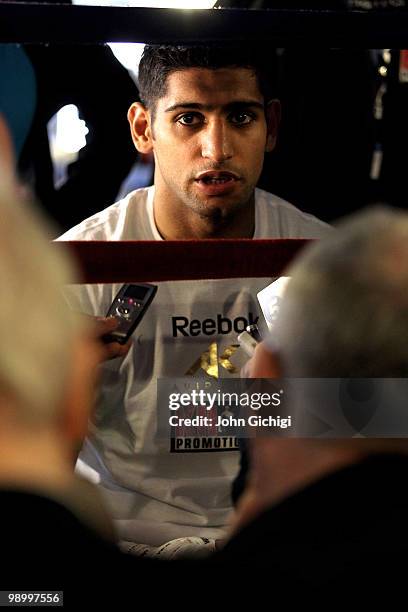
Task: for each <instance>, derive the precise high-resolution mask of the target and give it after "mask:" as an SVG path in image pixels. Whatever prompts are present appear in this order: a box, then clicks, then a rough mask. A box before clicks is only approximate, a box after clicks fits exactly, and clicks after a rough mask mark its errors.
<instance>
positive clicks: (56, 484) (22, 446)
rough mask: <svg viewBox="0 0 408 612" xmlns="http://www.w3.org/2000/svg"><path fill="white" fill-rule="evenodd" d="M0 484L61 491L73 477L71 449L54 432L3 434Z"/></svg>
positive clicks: (5, 432)
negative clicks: (69, 451)
mask: <svg viewBox="0 0 408 612" xmlns="http://www.w3.org/2000/svg"><path fill="white" fill-rule="evenodd" d="M0 447H1V449H2V452H1V455H0V486H1V487H17V488H20V489H28V490H31V491H33V490H36V491H39V492H44V493H47V492H52V491H54V490H55V492H58V491H60V490H63V489H65V488H66V487H69V486H70V484H71V481H72V479H73V468H72V466H71V465H70V457H69V455H68V450H67V449H65V446H64V441H63V440H62V439H60V437H59V436H58V435H56V434H54V432H53V431H51V430H50V431H48V430H47V431H45V430H43V431H37V430H35V431H34V432H30V431H29V430H22V431H19V432H18V433H17V431H16V430H14V428H10V429H8V430H7V431H6V430H5V429H2V431H1V433H0Z"/></svg>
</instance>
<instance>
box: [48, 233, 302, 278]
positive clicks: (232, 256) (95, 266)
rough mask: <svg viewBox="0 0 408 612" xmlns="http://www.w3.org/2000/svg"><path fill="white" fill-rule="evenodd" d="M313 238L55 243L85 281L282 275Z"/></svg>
mask: <svg viewBox="0 0 408 612" xmlns="http://www.w3.org/2000/svg"><path fill="white" fill-rule="evenodd" d="M308 242H310V241H309V240H300V239H293V238H292V239H279V240H251V239H240V240H163V241H158V240H152V241H150V240H149V241H148V240H146V241H120V242H113V241H110V242H103V241H75V242H61V241H59V242H54V243H53V244H54V245H55V248H56V249H62V248H68V249H69V251H70V252H71V253H72V254H73V255H74V257H75V259H76V260H77V262H78V264H79V268H80V270H81V271H82V282H86V283H131V282H141V281H155V282H159V281H168V280H197V279H207V278H208V279H210V278H212V279H216V278H255V277H258V278H262V277H275V276H280V275H282V273H283V272H284V270H285V268H286V267H287V266H288V264H289V263H290V262H291V261H292V260H293V258H294V257H295V255H296V254H297V253H298V252H299V250H300V249H301V248H302V247H303V246H304V245H305V244H307V243H308Z"/></svg>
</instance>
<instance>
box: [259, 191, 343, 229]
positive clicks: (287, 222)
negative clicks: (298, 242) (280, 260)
mask: <svg viewBox="0 0 408 612" xmlns="http://www.w3.org/2000/svg"><path fill="white" fill-rule="evenodd" d="M255 193H256V206H257V220H258V219H259V224H260V226H261V227H260V228H259V234H260V235H259V237H262V238H266V237H271V238H285V237H287V238H322V237H323V236H325V235H327V234H328V233H329V232H330V231H332V228H331V227H330V225H328V224H327V223H325V222H324V221H321V219H318V218H317V217H315V216H314V215H312V214H310V213H307V212H304V211H303V210H300V209H299V208H297V207H296V206H294V205H293V204H291V203H290V202H287V201H286V200H284V199H283V198H280V197H279V196H277V195H274V194H273V193H269V192H268V191H264V190H263V189H256V191H255Z"/></svg>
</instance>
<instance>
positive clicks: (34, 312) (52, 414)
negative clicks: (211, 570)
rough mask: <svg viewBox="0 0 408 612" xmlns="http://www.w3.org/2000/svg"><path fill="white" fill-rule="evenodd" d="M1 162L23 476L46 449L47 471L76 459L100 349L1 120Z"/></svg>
mask: <svg viewBox="0 0 408 612" xmlns="http://www.w3.org/2000/svg"><path fill="white" fill-rule="evenodd" d="M0 160H1V162H0V217H1V224H0V285H1V288H2V299H1V303H0V336H1V346H2V349H1V351H0V446H1V449H2V452H1V453H0V479H4V478H7V474H9V475H10V478H13V477H14V476H15V478H17V479H18V478H19V477H20V476H21V477H23V472H24V470H27V471H28V473H29V472H30V470H34V468H40V463H41V453H42V449H43V450H44V454H46V453H47V450H48V451H51V449H52V453H54V451H55V453H54V454H55V456H54V459H55V463H54V464H53V465H49V466H47V470H49V471H52V469H53V467H55V468H57V467H62V466H63V465H64V464H65V461H67V464H68V462H69V460H70V459H71V457H70V455H71V454H72V453H73V450H74V445H75V444H76V443H77V441H78V440H79V439H81V438H83V436H84V435H85V432H86V426H87V419H88V412H89V407H90V404H91V399H92V393H93V382H94V376H95V365H96V362H97V359H98V357H99V352H98V349H97V345H96V343H95V342H94V341H93V339H92V338H91V335H92V332H91V330H89V329H88V328H87V325H86V322H85V321H84V320H83V319H82V317H81V318H80V317H79V316H78V315H76V314H75V313H74V312H72V311H71V310H70V309H69V308H68V306H67V304H66V302H65V300H64V297H63V293H62V289H63V286H64V285H65V284H68V283H72V282H75V279H76V274H75V272H74V270H73V269H72V266H71V262H70V260H69V259H68V257H65V256H64V255H63V254H62V253H61V252H57V250H56V249H55V248H54V247H53V246H52V245H51V244H50V241H49V238H48V227H47V223H46V222H45V221H44V219H43V218H42V217H41V216H40V213H39V212H38V211H36V210H35V209H34V206H33V205H27V204H25V203H23V202H22V201H21V198H20V196H19V192H18V190H17V188H16V185H15V182H14V180H13V178H12V176H11V172H12V162H11V160H12V152H11V151H10V138H9V137H8V134H7V127H6V126H5V124H4V121H3V120H2V119H1V118H0ZM5 160H8V161H7V162H5ZM20 442H21V447H23V449H25V450H23V453H22V454H21V451H22V448H21V447H20ZM59 459H61V461H60V463H59ZM12 462H14V465H15V467H16V472H15V473H14V472H13V466H12ZM18 464H19V467H18ZM44 467H45V465H42V466H41V469H42V468H44ZM20 468H21V469H20ZM17 472H19V474H17ZM44 479H45V480H46V473H45V472H44Z"/></svg>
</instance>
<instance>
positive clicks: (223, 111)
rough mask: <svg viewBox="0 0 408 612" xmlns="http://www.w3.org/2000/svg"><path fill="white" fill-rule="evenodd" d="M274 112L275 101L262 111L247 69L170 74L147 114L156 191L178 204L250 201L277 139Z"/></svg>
mask: <svg viewBox="0 0 408 612" xmlns="http://www.w3.org/2000/svg"><path fill="white" fill-rule="evenodd" d="M277 115H278V105H277V103H276V102H275V103H272V104H271V105H269V107H268V109H267V110H266V112H265V105H264V99H263V96H262V95H261V92H260V91H259V87H258V83H257V79H256V76H255V74H254V73H253V72H252V71H251V70H250V69H247V68H223V69H218V70H209V69H204V68H189V69H185V70H180V71H177V72H173V73H171V74H170V75H169V76H168V79H167V91H166V94H165V96H164V97H162V98H160V99H159V100H158V102H157V104H156V108H155V112H154V117H153V118H152V114H151V113H150V112H148V113H147V123H146V125H147V128H146V136H147V138H148V139H149V142H150V144H151V147H152V150H153V152H154V156H155V163H156V170H155V186H156V190H157V191H158V193H160V196H161V197H165V198H166V199H167V201H168V202H171V203H172V204H173V205H174V206H175V207H176V208H175V210H176V209H177V206H178V207H179V209H180V206H182V207H183V206H184V207H188V208H189V209H190V210H192V211H194V212H196V213H197V214H199V215H200V216H202V217H213V216H217V217H221V218H228V217H229V216H231V215H233V214H234V213H235V212H236V211H238V210H240V209H242V208H243V207H245V206H246V205H247V204H248V203H249V202H250V201H251V199H252V196H253V192H254V188H255V186H256V184H257V182H258V179H259V176H260V174H261V170H262V165H263V159H264V153H265V151H266V150H272V149H273V148H274V145H275V140H276V129H277V122H278V119H277ZM267 118H268V119H269V121H267ZM138 148H139V147H138ZM139 150H140V149H139ZM144 152H146V150H145V151H144Z"/></svg>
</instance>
